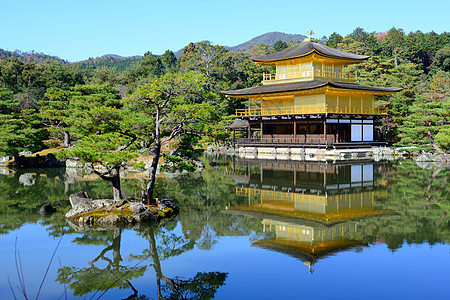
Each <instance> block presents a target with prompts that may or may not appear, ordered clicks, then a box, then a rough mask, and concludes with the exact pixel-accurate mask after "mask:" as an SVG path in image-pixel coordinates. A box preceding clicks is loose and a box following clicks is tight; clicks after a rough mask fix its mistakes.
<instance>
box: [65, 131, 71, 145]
mask: <svg viewBox="0 0 450 300" xmlns="http://www.w3.org/2000/svg"><path fill="white" fill-rule="evenodd" d="M70 142H71V141H70V133H69V132H68V131H64V146H67V147H69V146H70Z"/></svg>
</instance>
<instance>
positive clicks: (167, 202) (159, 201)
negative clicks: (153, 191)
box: [156, 198, 180, 213]
mask: <svg viewBox="0 0 450 300" xmlns="http://www.w3.org/2000/svg"><path fill="white" fill-rule="evenodd" d="M156 205H158V209H160V210H163V209H166V208H171V209H173V211H174V212H175V213H178V212H179V211H180V208H179V207H178V205H176V204H175V201H174V200H173V199H172V198H156Z"/></svg>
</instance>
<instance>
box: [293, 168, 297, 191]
mask: <svg viewBox="0 0 450 300" xmlns="http://www.w3.org/2000/svg"><path fill="white" fill-rule="evenodd" d="M293 169H294V188H295V186H296V185H297V170H296V169H295V164H294V168H293Z"/></svg>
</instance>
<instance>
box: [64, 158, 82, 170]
mask: <svg viewBox="0 0 450 300" xmlns="http://www.w3.org/2000/svg"><path fill="white" fill-rule="evenodd" d="M83 167H84V165H83V164H82V163H81V160H80V159H79V158H78V157H72V158H69V159H67V160H66V168H77V169H82V168H83Z"/></svg>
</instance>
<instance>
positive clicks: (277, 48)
mask: <svg viewBox="0 0 450 300" xmlns="http://www.w3.org/2000/svg"><path fill="white" fill-rule="evenodd" d="M287 47H288V44H287V43H285V42H283V41H282V40H278V41H276V42H275V44H273V50H274V51H275V52H280V51H282V50H284V49H287Z"/></svg>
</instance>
